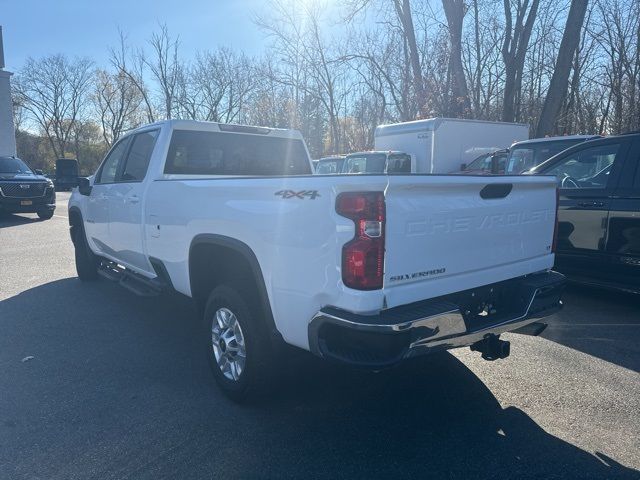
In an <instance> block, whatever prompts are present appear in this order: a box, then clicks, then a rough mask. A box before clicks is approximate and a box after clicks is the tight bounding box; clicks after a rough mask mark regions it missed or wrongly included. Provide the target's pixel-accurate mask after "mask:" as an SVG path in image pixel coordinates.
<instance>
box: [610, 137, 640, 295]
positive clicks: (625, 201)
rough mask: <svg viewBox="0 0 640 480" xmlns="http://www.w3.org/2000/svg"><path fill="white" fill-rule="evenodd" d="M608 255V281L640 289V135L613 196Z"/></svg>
mask: <svg viewBox="0 0 640 480" xmlns="http://www.w3.org/2000/svg"><path fill="white" fill-rule="evenodd" d="M606 254H607V262H606V264H605V265H603V266H602V269H601V271H602V272H603V275H605V276H606V280H607V281H608V282H612V283H616V284H621V285H622V286H629V287H631V288H633V289H635V290H638V289H640V138H636V140H635V142H634V144H633V146H632V148H631V150H630V151H629V154H628V155H627V160H626V162H625V166H624V171H623V173H622V175H621V177H620V182H619V185H618V188H617V189H616V191H615V193H614V195H613V198H612V199H611V206H610V210H609V230H608V234H607V242H606Z"/></svg>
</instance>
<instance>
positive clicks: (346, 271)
mask: <svg viewBox="0 0 640 480" xmlns="http://www.w3.org/2000/svg"><path fill="white" fill-rule="evenodd" d="M336 211H337V212H338V214H340V215H342V216H343V217H347V218H349V219H351V220H353V223H354V224H355V236H354V238H353V240H351V241H350V242H349V243H347V244H346V245H345V246H344V247H342V282H343V283H344V284H345V285H346V286H347V287H349V288H355V289H357V290H377V289H379V288H382V279H383V276H384V229H385V204H384V193H382V192H348V193H341V194H340V195H338V198H337V200H336Z"/></svg>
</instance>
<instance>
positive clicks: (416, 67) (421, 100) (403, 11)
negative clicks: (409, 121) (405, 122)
mask: <svg viewBox="0 0 640 480" xmlns="http://www.w3.org/2000/svg"><path fill="white" fill-rule="evenodd" d="M393 3H394V5H395V8H396V13H397V15H398V18H399V19H400V22H401V23H402V30H403V32H404V37H405V40H406V42H407V46H408V50H409V60H410V62H411V71H412V73H413V88H414V91H415V95H416V102H417V103H418V112H419V114H420V116H421V117H422V118H425V117H426V114H427V112H426V107H427V97H426V94H425V90H424V82H423V78H422V66H421V65H420V54H419V52H418V44H417V42H416V32H415V30H414V28H413V18H412V17H411V5H410V4H409V0H394V2H393Z"/></svg>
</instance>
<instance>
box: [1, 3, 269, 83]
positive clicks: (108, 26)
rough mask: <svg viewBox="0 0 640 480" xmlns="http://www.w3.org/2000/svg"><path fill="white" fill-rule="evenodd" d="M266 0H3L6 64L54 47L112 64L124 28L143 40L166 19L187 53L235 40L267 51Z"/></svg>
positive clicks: (15, 66) (132, 38) (12, 66)
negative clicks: (257, 21)
mask: <svg viewBox="0 0 640 480" xmlns="http://www.w3.org/2000/svg"><path fill="white" fill-rule="evenodd" d="M264 4H265V2H264V1H263V0H177V1H176V0H174V1H171V2H169V1H166V0H155V1H153V0H110V1H100V2H98V1H93V0H0V25H2V28H3V36H4V44H5V63H6V69H7V70H12V71H17V70H19V69H20V67H21V66H22V65H23V63H24V61H25V60H26V58H27V57H29V56H32V57H40V56H43V55H47V54H53V53H65V54H67V55H69V56H74V55H78V56H86V57H89V58H91V59H93V60H94V61H95V62H96V64H97V65H104V66H106V65H107V63H108V56H109V54H108V49H109V47H110V46H116V45H117V43H118V28H120V29H122V30H123V31H124V32H125V33H126V34H127V36H128V39H129V43H130V44H131V45H133V46H142V45H144V44H145V42H146V40H147V39H148V38H149V37H150V35H151V32H152V31H154V30H155V29H157V27H158V23H166V24H167V26H168V28H169V32H170V33H171V34H172V35H179V36H180V42H181V54H182V55H183V56H184V57H187V58H188V57H191V56H192V54H193V53H195V52H196V51H197V50H205V49H214V48H216V47H218V46H229V47H233V48H235V49H238V50H243V51H245V52H246V53H249V54H252V53H258V52H260V51H262V48H263V44H264V42H265V39H264V36H263V34H262V32H261V31H260V30H259V29H258V28H257V27H256V26H255V25H254V24H253V22H252V18H253V16H254V15H255V14H259V13H261V12H264Z"/></svg>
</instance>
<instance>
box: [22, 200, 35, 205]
mask: <svg viewBox="0 0 640 480" xmlns="http://www.w3.org/2000/svg"><path fill="white" fill-rule="evenodd" d="M32 204H33V201H32V200H21V201H20V205H22V206H26V205H32Z"/></svg>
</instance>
